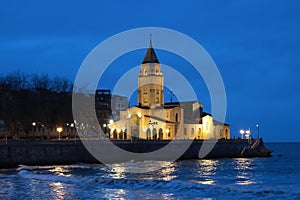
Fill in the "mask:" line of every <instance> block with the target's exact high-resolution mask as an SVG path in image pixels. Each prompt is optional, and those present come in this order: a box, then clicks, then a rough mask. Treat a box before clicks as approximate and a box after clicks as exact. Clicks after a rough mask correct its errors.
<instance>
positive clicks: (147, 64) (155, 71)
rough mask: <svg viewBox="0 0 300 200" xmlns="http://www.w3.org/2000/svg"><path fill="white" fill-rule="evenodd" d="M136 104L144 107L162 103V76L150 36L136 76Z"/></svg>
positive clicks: (161, 104)
mask: <svg viewBox="0 0 300 200" xmlns="http://www.w3.org/2000/svg"><path fill="white" fill-rule="evenodd" d="M138 105H139V106H146V107H155V106H163V105H164V77H163V74H162V72H161V70H160V63H159V61H158V59H157V56H156V54H155V51H154V49H153V47H152V39H151V36H150V44H149V47H148V50H147V52H146V55H145V57H144V60H143V62H142V64H141V68H140V73H139V77H138Z"/></svg>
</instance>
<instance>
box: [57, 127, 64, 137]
mask: <svg viewBox="0 0 300 200" xmlns="http://www.w3.org/2000/svg"><path fill="white" fill-rule="evenodd" d="M56 131H57V132H58V140H60V134H61V132H63V128H62V127H61V126H58V127H57V128H56Z"/></svg>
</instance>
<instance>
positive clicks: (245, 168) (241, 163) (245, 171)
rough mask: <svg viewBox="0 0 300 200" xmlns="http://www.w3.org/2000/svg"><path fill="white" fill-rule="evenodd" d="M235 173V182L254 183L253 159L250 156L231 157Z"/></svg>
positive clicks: (242, 183)
mask: <svg viewBox="0 0 300 200" xmlns="http://www.w3.org/2000/svg"><path fill="white" fill-rule="evenodd" d="M233 162H234V166H235V168H234V169H235V170H236V171H237V174H236V176H235V177H236V181H235V183H236V184H238V185H251V184H255V183H256V181H255V176H254V172H253V159H250V158H236V159H233Z"/></svg>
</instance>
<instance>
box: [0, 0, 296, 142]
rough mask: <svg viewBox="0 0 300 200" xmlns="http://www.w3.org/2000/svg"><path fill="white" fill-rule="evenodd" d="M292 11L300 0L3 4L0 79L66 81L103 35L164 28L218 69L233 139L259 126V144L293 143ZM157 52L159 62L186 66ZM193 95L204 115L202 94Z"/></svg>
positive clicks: (0, 4) (33, 0)
mask: <svg viewBox="0 0 300 200" xmlns="http://www.w3.org/2000/svg"><path fill="white" fill-rule="evenodd" d="M299 10H300V2H299V1H276V0H265V1H261V0H252V1H242V0H240V1H239V0H236V1H233V0H232V1H155V0H152V1H129V0H128V1H121V0H120V1H98V0H97V1H96V0H95V1H57V0H54V1H40V0H27V1H14V0H12V1H10V0H2V1H1V2H0V69H1V71H0V74H7V73H10V72H13V71H17V70H20V71H24V72H26V73H36V72H37V73H47V74H49V75H50V76H52V77H53V76H63V77H66V78H68V79H70V80H72V81H73V80H74V78H75V76H76V73H77V70H78V69H79V67H80V65H81V63H82V61H83V60H84V58H85V57H86V56H87V55H88V53H89V52H90V51H91V50H92V49H93V48H94V47H95V46H96V45H98V44H99V43H100V42H101V41H103V40H105V39H107V38H108V37H110V36H112V35H114V34H117V33H119V32H121V31H125V30H127V29H132V28H138V27H150V26H151V27H164V28H170V29H174V30H177V31H180V32H182V33H184V34H187V35H188V36H190V37H192V38H193V39H195V40H196V41H197V42H199V43H200V44H201V45H202V46H203V47H204V48H205V49H206V51H207V52H208V53H209V54H210V56H211V57H212V58H213V60H214V61H215V63H216V64H217V66H218V68H219V70H220V72H221V75H222V77H223V80H224V83H225V87H226V92H227V106H228V109H227V118H226V122H227V123H229V124H231V134H232V135H233V136H238V135H239V133H238V132H239V130H240V129H241V128H244V129H246V128H251V131H252V134H253V135H254V136H256V131H257V130H256V127H255V125H256V124H257V123H258V124H259V125H260V134H261V136H262V137H263V138H264V139H265V140H266V141H300V128H299V124H300V121H299V119H300V117H299V111H300V109H299V108H298V106H299V102H300V92H299V91H300V87H299V86H300V80H299V75H300V56H299V55H300V37H299V35H300V26H299V24H300V12H299ZM153 38H155V36H153ZM146 42H148V41H146ZM153 43H154V47H155V40H154V42H153ZM144 53H145V51H142V52H137V53H136V54H132V55H128V56H127V58H126V56H124V58H123V57H122V58H120V61H119V64H120V66H116V65H117V64H118V62H116V63H115V66H116V67H120V68H122V67H123V66H124V63H126V62H128V66H132V64H139V63H141V61H142V57H143V55H144ZM157 54H158V57H159V59H160V61H161V62H163V63H164V64H168V65H170V66H172V65H176V63H180V64H183V65H185V64H184V62H183V61H180V60H178V61H176V58H174V59H173V57H172V55H169V54H168V53H164V52H161V51H157ZM137 56H138V57H137ZM132 60H134V62H133V61H132ZM120 71H123V72H125V71H126V69H122V70H120ZM190 75H191V79H195V78H196V79H197V77H193V73H191V74H190ZM200 79H201V78H199V80H200ZM201 81H202V80H201ZM201 81H199V82H201ZM200 85H201V84H200ZM105 87H109V86H105ZM199 95H200V97H199V98H200V101H202V102H203V103H204V104H205V105H204V106H206V107H205V110H207V111H210V108H209V107H210V102H209V97H208V96H207V95H208V94H207V92H205V91H204V92H203V93H201V92H200V94H199ZM201 95H202V96H201ZM166 99H168V97H166Z"/></svg>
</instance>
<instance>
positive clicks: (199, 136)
mask: <svg viewBox="0 0 300 200" xmlns="http://www.w3.org/2000/svg"><path fill="white" fill-rule="evenodd" d="M198 139H199V140H200V139H201V128H198Z"/></svg>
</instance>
